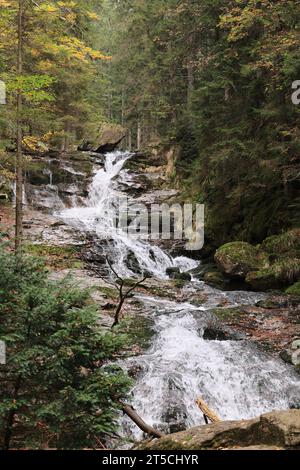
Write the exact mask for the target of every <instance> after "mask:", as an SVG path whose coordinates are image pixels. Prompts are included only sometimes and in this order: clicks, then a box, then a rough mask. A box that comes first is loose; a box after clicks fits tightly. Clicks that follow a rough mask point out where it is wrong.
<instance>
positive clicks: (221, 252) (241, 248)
mask: <svg viewBox="0 0 300 470" xmlns="http://www.w3.org/2000/svg"><path fill="white" fill-rule="evenodd" d="M215 262H216V264H217V267H218V269H219V270H220V271H221V272H222V273H223V274H225V275H226V276H228V277H230V278H231V279H239V280H245V279H246V276H247V275H248V274H249V273H251V272H253V271H258V270H260V269H264V268H267V267H268V266H269V264H270V262H269V255H268V254H266V253H264V252H263V251H261V250H259V249H258V248H256V247H254V246H252V245H250V244H249V243H245V242H233V243H227V244H226V245H223V246H222V247H221V248H219V249H218V250H217V252H216V254H215Z"/></svg>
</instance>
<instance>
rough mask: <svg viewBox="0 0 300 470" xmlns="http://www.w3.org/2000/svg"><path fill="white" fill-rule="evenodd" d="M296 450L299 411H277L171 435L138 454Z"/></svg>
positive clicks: (299, 438)
mask: <svg viewBox="0 0 300 470" xmlns="http://www.w3.org/2000/svg"><path fill="white" fill-rule="evenodd" d="M299 447H300V410H288V411H277V412H272V413H268V414H265V415H263V416H261V417H260V418H256V419H251V420H249V421H245V420H242V421H228V422H226V421H225V422H221V423H216V424H211V425H208V426H200V427H196V428H193V429H189V430H187V431H184V432H181V433H177V434H171V435H168V436H166V437H163V438H161V439H157V440H155V441H152V442H149V441H148V442H145V443H142V444H140V445H139V446H138V449H139V450H151V451H152V450H172V451H174V450H209V449H213V450H217V449H220V450H221V449H245V450H246V449H248V450H250V449H251V450H257V449H258V448H264V449H265V450H270V449H274V448H276V449H278V450H284V449H286V450H296V449H299Z"/></svg>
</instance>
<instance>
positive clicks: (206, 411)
mask: <svg viewBox="0 0 300 470" xmlns="http://www.w3.org/2000/svg"><path fill="white" fill-rule="evenodd" d="M196 404H197V405H198V407H199V408H200V410H201V411H202V413H203V415H204V419H205V422H206V424H208V420H209V421H211V422H212V423H220V422H221V419H220V418H219V417H218V416H217V415H216V413H215V412H214V411H212V410H211V409H210V408H209V406H208V405H207V404H206V403H205V401H203V400H202V398H198V400H197V401H196Z"/></svg>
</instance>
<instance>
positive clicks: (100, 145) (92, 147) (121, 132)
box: [78, 124, 127, 154]
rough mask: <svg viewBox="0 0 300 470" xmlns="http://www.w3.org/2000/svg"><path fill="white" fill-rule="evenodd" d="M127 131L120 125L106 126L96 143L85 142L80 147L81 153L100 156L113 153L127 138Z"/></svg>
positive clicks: (101, 130) (103, 127)
mask: <svg viewBox="0 0 300 470" xmlns="http://www.w3.org/2000/svg"><path fill="white" fill-rule="evenodd" d="M126 133H127V131H126V129H124V127H122V126H119V125H110V124H104V125H103V126H102V128H101V129H100V135H99V137H98V138H97V139H95V141H92V140H85V141H84V142H83V143H82V144H81V145H80V146H79V147H78V150H81V151H94V152H96V153H99V154H105V153H108V152H113V151H114V150H115V149H116V148H117V146H118V145H119V144H120V143H121V142H122V140H123V139H124V138H125V136H126Z"/></svg>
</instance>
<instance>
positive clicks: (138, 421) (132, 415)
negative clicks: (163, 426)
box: [121, 403, 164, 439]
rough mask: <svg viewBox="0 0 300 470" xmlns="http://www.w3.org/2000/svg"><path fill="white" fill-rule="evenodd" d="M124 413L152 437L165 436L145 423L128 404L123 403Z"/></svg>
mask: <svg viewBox="0 0 300 470" xmlns="http://www.w3.org/2000/svg"><path fill="white" fill-rule="evenodd" d="M121 405H122V410H123V412H124V413H125V414H126V415H127V416H128V417H129V418H130V419H131V420H132V421H133V422H134V423H135V424H136V425H137V426H138V427H139V428H140V429H141V430H142V431H143V432H144V433H146V434H148V435H149V436H151V437H156V438H158V439H159V438H160V437H164V434H163V433H162V432H160V431H158V430H157V429H154V428H153V427H152V426H149V425H148V424H147V423H145V421H144V420H143V419H142V418H141V417H140V416H139V415H138V414H137V413H136V411H135V410H134V408H133V407H132V406H130V405H126V403H121Z"/></svg>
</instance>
